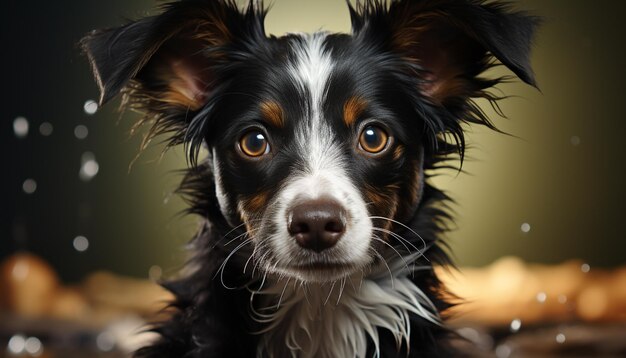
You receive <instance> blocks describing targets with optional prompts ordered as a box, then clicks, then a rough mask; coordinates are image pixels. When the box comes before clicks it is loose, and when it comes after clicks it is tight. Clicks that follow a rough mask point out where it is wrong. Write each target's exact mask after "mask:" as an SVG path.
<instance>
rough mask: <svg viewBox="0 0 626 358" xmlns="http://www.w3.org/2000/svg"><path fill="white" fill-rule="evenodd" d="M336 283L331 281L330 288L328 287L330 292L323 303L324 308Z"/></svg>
mask: <svg viewBox="0 0 626 358" xmlns="http://www.w3.org/2000/svg"><path fill="white" fill-rule="evenodd" d="M336 283H337V280H335V281H333V284H332V286H330V291H329V292H328V297H326V300H325V301H324V306H326V304H327V303H328V300H329V299H330V295H331V294H332V293H333V289H334V288H335V284H336Z"/></svg>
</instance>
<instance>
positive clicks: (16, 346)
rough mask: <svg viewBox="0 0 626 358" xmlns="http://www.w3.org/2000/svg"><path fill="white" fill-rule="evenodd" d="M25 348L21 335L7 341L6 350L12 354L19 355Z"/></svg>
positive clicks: (23, 338) (24, 339) (24, 341)
mask: <svg viewBox="0 0 626 358" xmlns="http://www.w3.org/2000/svg"><path fill="white" fill-rule="evenodd" d="M25 347H26V338H25V337H24V336H22V335H21V334H16V335H14V336H13V337H11V339H9V344H8V345H7V349H8V350H9V352H11V353H13V354H21V353H22V352H24V348H25Z"/></svg>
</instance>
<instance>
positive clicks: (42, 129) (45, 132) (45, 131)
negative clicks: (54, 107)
mask: <svg viewBox="0 0 626 358" xmlns="http://www.w3.org/2000/svg"><path fill="white" fill-rule="evenodd" d="M53 130H54V127H52V123H50V122H43V123H41V124H40V125H39V133H40V134H41V135H42V136H44V137H48V136H49V135H51V134H52V131H53Z"/></svg>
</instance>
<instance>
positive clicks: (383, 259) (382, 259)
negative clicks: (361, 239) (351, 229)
mask: <svg viewBox="0 0 626 358" xmlns="http://www.w3.org/2000/svg"><path fill="white" fill-rule="evenodd" d="M372 251H374V254H375V255H376V256H377V257H378V258H379V259H381V261H382V262H383V263H384V264H385V266H386V267H387V271H389V278H390V279H391V288H392V289H393V288H395V284H394V281H393V273H391V268H390V267H389V265H388V264H387V260H385V258H384V257H383V256H382V255H381V254H380V253H379V252H378V251H377V250H376V249H375V248H373V247H372ZM361 283H363V281H361Z"/></svg>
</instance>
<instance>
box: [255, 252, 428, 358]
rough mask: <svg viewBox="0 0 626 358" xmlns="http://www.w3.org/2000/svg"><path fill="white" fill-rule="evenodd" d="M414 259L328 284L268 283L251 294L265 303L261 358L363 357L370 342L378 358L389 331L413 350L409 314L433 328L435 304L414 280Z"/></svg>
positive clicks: (260, 313)
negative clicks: (381, 331)
mask: <svg viewBox="0 0 626 358" xmlns="http://www.w3.org/2000/svg"><path fill="white" fill-rule="evenodd" d="M415 258H416V255H413V256H409V257H405V258H397V259H394V260H389V262H388V264H385V263H380V265H378V266H377V267H376V268H375V269H373V270H372V271H370V272H369V273H368V274H367V275H366V276H365V277H363V276H362V274H361V273H358V274H356V275H354V276H351V277H347V278H345V279H343V280H340V281H336V282H332V283H325V284H313V283H301V282H297V281H295V280H293V279H291V280H289V279H287V278H282V279H269V278H268V281H270V280H271V281H273V282H267V283H266V286H267V287H266V288H262V289H261V290H260V291H257V292H254V293H253V294H254V295H255V296H256V295H258V297H257V298H255V299H254V300H257V299H259V301H260V302H261V303H260V304H259V306H261V307H263V308H260V309H259V308H257V309H256V310H255V312H254V315H255V319H256V320H257V321H259V322H261V323H263V324H264V325H265V327H266V328H265V329H263V331H262V332H259V333H261V334H262V338H261V341H260V345H259V351H258V352H259V354H258V355H259V356H263V357H302V358H308V357H321V358H330V357H365V355H366V352H367V348H368V341H371V343H372V344H373V347H374V349H375V353H376V355H378V353H379V351H378V349H379V335H378V329H385V330H388V331H389V332H391V334H392V335H393V336H394V337H395V339H396V344H397V345H398V347H400V346H401V345H403V344H404V345H405V347H406V348H407V349H409V348H410V347H409V344H408V343H409V334H410V315H417V316H419V317H422V318H423V319H425V320H428V321H430V322H432V323H435V324H439V323H440V319H439V316H438V314H437V310H436V309H435V308H434V306H433V304H432V303H431V302H430V300H429V299H428V298H427V296H426V295H425V294H424V293H423V292H422V290H421V289H420V288H419V287H417V286H416V285H415V284H414V283H413V281H412V280H411V274H412V272H414V271H415V270H420V269H432V268H430V267H428V268H425V267H424V268H420V267H412V266H411V265H412V263H413V262H414V261H415Z"/></svg>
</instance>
